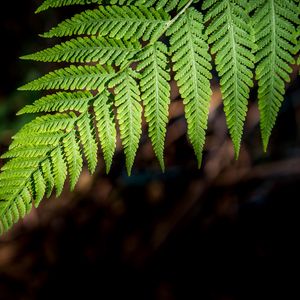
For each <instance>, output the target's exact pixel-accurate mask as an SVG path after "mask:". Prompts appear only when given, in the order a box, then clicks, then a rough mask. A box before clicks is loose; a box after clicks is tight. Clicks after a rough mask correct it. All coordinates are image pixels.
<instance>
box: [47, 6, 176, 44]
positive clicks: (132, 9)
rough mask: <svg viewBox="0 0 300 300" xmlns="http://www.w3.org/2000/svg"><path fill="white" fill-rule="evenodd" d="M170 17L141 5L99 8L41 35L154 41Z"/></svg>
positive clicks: (79, 15) (160, 11) (76, 16)
mask: <svg viewBox="0 0 300 300" xmlns="http://www.w3.org/2000/svg"><path fill="white" fill-rule="evenodd" d="M169 19H170V17H169V15H168V14H167V13H166V12H164V11H163V10H159V11H156V10H155V9H154V8H146V7H143V6H139V7H138V6H100V7H99V8H98V9H95V10H87V11H85V12H83V13H81V14H78V15H75V16H74V17H73V18H71V19H68V20H66V21H63V22H62V23H60V24H58V25H57V27H54V28H52V29H51V30H50V31H49V32H47V33H44V34H43V35H42V36H43V37H47V38H51V37H62V36H71V35H82V34H84V35H96V34H97V35H101V36H109V37H110V38H116V39H123V38H124V39H126V40H129V39H134V40H138V39H140V38H143V40H145V41H146V40H155V39H156V38H158V37H159V36H160V35H161V32H162V31H163V29H164V27H165V26H166V24H167V23H168V21H169Z"/></svg>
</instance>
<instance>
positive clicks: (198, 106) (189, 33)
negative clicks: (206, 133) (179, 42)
mask: <svg viewBox="0 0 300 300" xmlns="http://www.w3.org/2000/svg"><path fill="white" fill-rule="evenodd" d="M186 19H187V25H188V39H189V46H190V47H189V49H191V50H190V52H192V56H193V59H192V68H193V72H192V73H193V83H194V87H195V89H194V93H195V99H196V101H198V99H200V97H201V96H200V94H199V91H198V89H199V87H198V80H197V68H196V56H195V50H194V48H195V47H194V43H193V38H192V35H191V30H192V25H191V24H190V19H189V18H188V16H186ZM194 105H195V110H196V112H197V113H196V114H195V115H196V116H200V115H201V110H200V105H197V103H194ZM196 124H199V122H196ZM200 129H201V128H200Z"/></svg>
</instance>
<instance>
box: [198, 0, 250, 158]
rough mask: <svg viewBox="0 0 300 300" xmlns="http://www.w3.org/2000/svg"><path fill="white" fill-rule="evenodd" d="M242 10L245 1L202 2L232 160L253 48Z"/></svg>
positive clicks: (243, 113)
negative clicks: (219, 86) (230, 141)
mask: <svg viewBox="0 0 300 300" xmlns="http://www.w3.org/2000/svg"><path fill="white" fill-rule="evenodd" d="M246 6H247V1H246V0H242V1H237V0H220V1H218V0H205V1H204V2H203V9H205V10H207V9H208V12H207V14H206V16H205V21H210V23H209V25H208V28H207V34H208V35H209V39H208V42H209V43H210V44H212V48H211V52H212V53H213V54H215V53H216V58H215V63H216V66H217V67H216V68H217V71H218V75H219V77H220V85H221V91H222V96H223V101H224V110H225V114H226V118H227V125H228V128H229V132H230V135H231V138H232V141H233V144H234V148H235V153H236V156H238V153H239V150H240V143H241V138H242V133H243V127H244V122H245V119H246V114H247V105H248V99H249V93H250V87H252V86H253V81H252V77H253V75H252V69H253V68H254V63H253V62H254V56H253V53H252V51H253V48H254V44H253V41H252V38H251V27H250V17H249V15H248V14H247V13H246V9H245V7H246Z"/></svg>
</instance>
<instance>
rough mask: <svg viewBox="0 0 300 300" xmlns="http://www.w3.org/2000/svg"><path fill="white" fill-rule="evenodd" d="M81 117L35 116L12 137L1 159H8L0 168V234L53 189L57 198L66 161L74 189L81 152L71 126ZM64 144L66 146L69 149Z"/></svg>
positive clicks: (64, 175) (62, 181)
mask: <svg viewBox="0 0 300 300" xmlns="http://www.w3.org/2000/svg"><path fill="white" fill-rule="evenodd" d="M80 118H81V116H79V117H77V116H76V115H75V114H74V113H68V114H56V115H45V116H42V117H37V118H36V119H34V120H33V121H31V122H30V123H28V124H27V125H25V126H24V127H23V128H22V129H21V130H20V131H19V132H18V133H17V134H16V135H15V136H14V137H13V139H14V141H13V142H12V144H11V146H10V148H9V150H8V152H6V153H5V154H4V155H3V156H2V157H3V158H11V160H10V161H8V162H7V163H6V164H5V165H4V166H3V167H2V169H1V171H2V172H1V175H0V187H1V189H0V203H1V206H0V220H1V221H0V227H1V229H0V231H3V230H7V229H8V228H9V227H11V226H12V224H13V223H14V222H16V221H17V216H19V217H20V216H24V214H25V213H28V212H29V211H30V208H31V206H32V204H34V205H35V206H37V205H38V204H39V203H40V201H41V200H42V198H43V197H44V195H45V194H47V196H48V197H49V196H50V195H51V192H52V190H53V188H54V187H55V188H56V192H57V195H60V193H61V192H62V189H63V186H64V182H65V180H66V176H67V165H66V161H67V162H68V163H69V166H70V180H71V185H72V187H73V186H74V184H75V182H76V180H77V178H78V177H76V176H78V169H79V166H80V163H78V161H76V163H77V165H75V160H79V162H80V158H79V156H80V153H79V154H78V148H77V151H76V148H75V144H74V142H73V140H72V137H74V135H75V125H74V124H75V123H76V122H77V121H78V120H80ZM63 145H68V149H66V148H63ZM72 147H73V148H72ZM70 153H71V154H70ZM75 154H77V155H75ZM71 155H72V157H71ZM78 165H79V166H78ZM16 208H17V210H18V212H19V214H16V211H15V210H16ZM12 212H14V215H13V216H14V218H12Z"/></svg>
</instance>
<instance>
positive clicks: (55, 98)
mask: <svg viewBox="0 0 300 300" xmlns="http://www.w3.org/2000/svg"><path fill="white" fill-rule="evenodd" d="M93 98H94V96H93V95H92V94H91V93H90V92H73V93H68V92H58V93H55V94H52V95H48V96H45V97H42V98H41V99H39V100H36V101H35V102H34V103H33V104H31V105H26V106H25V107H24V108H22V109H21V110H20V111H19V112H18V113H17V114H18V115H21V114H28V113H40V112H65V111H70V110H73V111H77V112H85V111H87V109H88V104H89V101H91V100H92V99H93Z"/></svg>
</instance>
